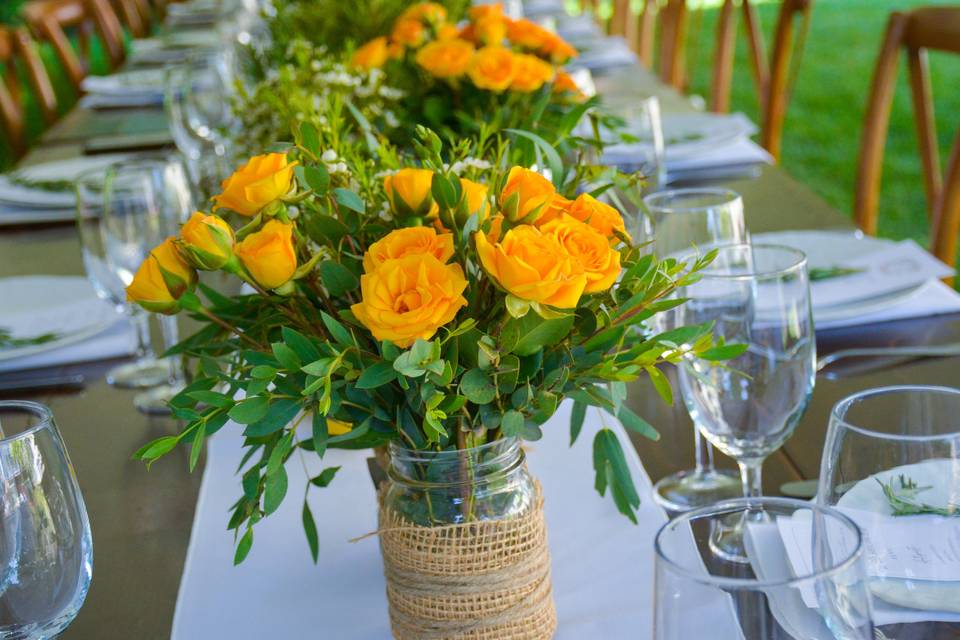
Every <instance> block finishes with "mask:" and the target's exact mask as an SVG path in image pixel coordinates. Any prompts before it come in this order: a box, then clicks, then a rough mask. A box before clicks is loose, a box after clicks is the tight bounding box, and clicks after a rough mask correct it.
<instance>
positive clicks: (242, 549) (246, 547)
mask: <svg viewBox="0 0 960 640" xmlns="http://www.w3.org/2000/svg"><path fill="white" fill-rule="evenodd" d="M252 546H253V528H252V527H250V528H248V529H247V531H246V533H244V534H243V537H241V538H240V542H239V543H238V544H237V551H236V553H234V554H233V564H234V566H236V565H238V564H240V563H241V562H243V561H244V560H245V559H246V557H247V554H248V553H250V547H252Z"/></svg>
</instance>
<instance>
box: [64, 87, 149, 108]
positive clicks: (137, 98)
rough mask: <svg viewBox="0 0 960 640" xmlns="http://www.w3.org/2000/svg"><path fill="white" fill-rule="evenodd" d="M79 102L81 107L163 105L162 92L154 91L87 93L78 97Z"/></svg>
mask: <svg viewBox="0 0 960 640" xmlns="http://www.w3.org/2000/svg"><path fill="white" fill-rule="evenodd" d="M79 104H80V107H81V108H83V109H137V108H141V107H160V106H163V94H162V93H159V92H156V91H154V92H147V93H130V94H122V95H111V94H107V93H88V94H87V95H85V96H83V97H82V98H80V103H79Z"/></svg>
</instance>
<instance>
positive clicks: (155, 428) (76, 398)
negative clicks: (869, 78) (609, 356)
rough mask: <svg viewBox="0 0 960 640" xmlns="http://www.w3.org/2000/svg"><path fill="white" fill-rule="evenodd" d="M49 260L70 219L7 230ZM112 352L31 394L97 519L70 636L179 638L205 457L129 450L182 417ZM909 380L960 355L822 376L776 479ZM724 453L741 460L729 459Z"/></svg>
mask: <svg viewBox="0 0 960 640" xmlns="http://www.w3.org/2000/svg"><path fill="white" fill-rule="evenodd" d="M632 74H633V75H632V76H631V78H632V79H631V82H633V83H635V84H636V86H635V87H633V89H632V90H637V91H646V92H650V93H656V94H658V95H660V96H661V98H662V101H663V105H664V109H665V110H666V111H671V110H689V109H690V107H689V105H688V104H687V103H686V101H685V100H683V99H682V98H680V97H679V96H678V95H676V94H673V93H671V92H670V91H669V90H667V89H665V88H663V87H662V86H659V85H657V84H656V82H655V81H654V80H653V79H652V78H651V77H650V76H649V75H647V74H644V73H642V72H640V71H639V70H634V71H633V72H632ZM621 80H622V78H621V77H619V76H618V77H616V78H608V79H606V80H601V81H600V82H599V83H598V84H600V85H601V87H603V85H604V83H608V84H617V83H620V82H621ZM156 116H157V114H156V112H154V113H145V114H143V120H142V122H144V123H152V126H155V122H156ZM109 117H116V115H115V114H112V113H109V112H107V113H90V112H84V111H82V110H78V111H76V112H74V113H73V114H71V115H70V116H68V118H67V119H66V120H64V121H63V122H62V123H61V124H60V125H59V126H58V127H57V128H55V129H53V130H52V131H51V133H50V135H49V138H50V139H49V141H47V142H46V143H45V144H43V145H41V146H40V147H38V148H37V149H35V150H34V151H33V152H32V153H31V154H30V155H29V156H28V157H27V159H26V161H25V162H26V163H36V162H41V161H45V160H50V159H54V158H63V157H70V156H73V155H77V154H78V153H80V149H81V147H80V146H79V144H78V140H81V139H83V137H84V136H85V133H84V131H85V130H86V127H88V126H89V127H90V129H89V130H90V131H102V130H103V125H102V124H100V123H101V118H109ZM130 121H131V118H130V117H129V116H128V117H126V118H124V119H123V123H124V126H125V127H128V126H130V125H129V123H130ZM84 123H86V124H84ZM71 128H72V129H71ZM145 128H147V127H145ZM67 129H71V131H67ZM727 186H729V187H730V188H732V189H735V190H736V191H738V192H740V193H741V194H742V195H743V199H744V203H745V208H746V217H747V225H748V227H749V228H750V229H751V231H754V232H760V231H773V230H784V229H804V228H843V227H846V228H849V227H850V221H849V218H848V216H846V215H843V214H841V213H840V212H838V211H836V210H834V209H832V208H831V207H830V206H828V205H827V204H826V203H824V202H823V201H822V200H820V199H819V198H818V197H817V196H815V195H814V194H813V193H812V192H810V190H809V189H807V188H805V187H804V186H802V185H800V184H798V183H797V182H795V181H794V180H792V179H791V178H790V177H789V176H787V175H786V173H785V172H784V171H782V170H781V169H778V168H776V167H766V168H764V170H763V171H762V173H761V175H760V176H759V178H757V179H755V180H745V181H737V182H732V183H729V184H728V185H727ZM40 273H43V274H76V275H79V274H82V273H83V266H82V263H81V259H80V247H79V242H78V238H77V235H76V233H75V230H74V228H73V227H72V226H70V225H61V226H45V227H35V228H19V229H0V277H8V276H15V275H26V274H40ZM958 339H960V315H958V316H940V317H936V318H929V319H920V320H913V321H905V322H891V323H886V324H878V325H870V326H868V327H856V328H853V329H845V330H838V331H830V332H823V333H818V335H817V340H818V347H819V350H820V351H821V353H823V352H827V351H830V350H834V349H836V348H838V347H841V346H842V347H846V346H853V345H865V344H869V345H891V344H919V343H930V342H940V341H948V340H958ZM111 364H113V363H110V362H101V363H96V364H91V365H76V366H71V367H64V369H69V370H71V371H73V370H76V371H81V372H82V373H84V374H85V375H86V376H87V379H88V386H87V388H86V390H85V391H83V392H80V393H67V394H56V395H52V394H48V393H44V394H39V395H32V396H30V395H28V396H27V397H29V398H30V399H34V400H38V401H40V402H43V403H45V404H48V405H49V406H50V407H51V408H52V409H53V412H54V414H55V416H56V419H57V422H58V423H59V426H60V429H61V431H62V433H63V437H64V439H65V441H66V444H67V447H68V449H69V452H70V455H71V457H72V459H73V463H74V465H75V467H76V470H77V475H78V477H79V480H80V487H81V489H82V491H83V495H84V498H85V500H86V504H87V509H88V511H89V514H90V522H91V526H92V528H93V539H94V558H95V560H94V572H93V583H92V585H91V589H90V593H89V595H88V596H87V600H86V604H85V605H84V607H83V609H82V610H81V611H80V614H79V615H78V617H77V619H76V621H75V622H74V623H73V625H72V626H71V627H70V628H69V629H68V630H67V631H66V632H65V633H64V634H63V636H62V637H63V638H64V639H65V640H71V639H81V638H82V639H86V640H109V639H112V638H117V639H123V640H128V639H132V638H136V639H137V640H149V639H153V638H168V637H169V635H170V628H171V622H172V618H173V611H174V605H175V603H176V596H177V587H178V584H179V580H180V575H181V571H182V568H183V562H184V555H185V553H186V548H187V543H188V540H189V536H190V528H191V523H192V519H193V512H194V508H195V503H196V496H197V491H198V488H199V483H200V473H201V470H202V464H201V466H200V468H199V469H198V470H197V471H196V472H195V473H194V474H192V475H191V474H189V473H187V459H186V456H187V452H186V449H184V450H178V451H177V452H175V453H173V454H172V455H171V456H169V457H168V458H167V459H165V460H163V461H161V462H159V463H158V464H156V465H154V466H153V468H152V469H151V470H150V471H147V469H146V468H145V467H144V466H143V465H142V464H141V463H140V462H137V461H134V460H131V457H130V456H131V453H132V452H133V451H134V450H136V449H137V448H138V447H139V446H140V445H141V444H143V443H144V442H146V441H148V440H151V439H153V438H156V437H158V436H160V435H162V434H165V433H172V432H174V430H175V429H176V428H177V427H176V425H175V424H174V423H173V422H172V421H170V420H168V419H157V418H153V419H151V418H147V417H144V416H142V415H140V414H138V413H137V412H136V411H135V410H134V409H133V405H132V401H131V400H132V393H131V392H128V391H123V390H118V389H114V388H112V387H109V386H107V384H106V383H105V382H104V381H103V372H104V371H105V370H106V369H107V368H108V367H109V366H110V365H111ZM907 382H909V383H915V384H941V385H942V384H947V385H957V384H958V383H960V372H958V370H957V367H956V361H955V360H950V359H944V360H933V359H928V360H922V361H917V362H914V363H911V364H905V365H901V366H897V367H894V368H889V369H886V370H882V371H876V372H874V373H870V374H866V375H861V376H857V377H850V378H846V379H842V380H836V381H828V380H825V379H822V378H820V379H818V381H817V386H816V391H815V393H814V395H813V400H812V402H811V404H810V407H809V409H808V410H807V412H806V415H805V416H804V418H803V420H802V422H801V424H800V426H799V427H798V429H797V431H796V433H795V434H794V436H793V437H792V438H791V439H790V440H789V441H788V442H787V444H786V445H785V446H784V448H783V449H782V450H781V451H780V452H778V453H777V454H775V455H774V456H771V458H770V459H769V460H768V461H767V463H766V465H765V468H764V472H765V477H764V486H765V491H766V492H767V493H771V494H776V493H778V489H779V487H780V485H781V483H783V482H785V481H788V480H797V479H810V478H816V477H817V472H818V468H819V462H820V453H821V448H822V444H823V439H824V434H825V431H826V426H827V417H828V414H829V411H830V409H831V407H832V406H833V404H834V403H835V402H836V401H838V400H839V399H840V398H842V397H843V396H846V395H847V394H850V393H853V392H855V391H859V390H862V389H866V388H870V387H877V386H883V385H890V384H898V383H907ZM19 396H20V397H23V396H24V394H22V393H21V394H19ZM629 403H630V404H631V405H632V407H633V408H634V409H635V410H637V411H638V412H639V413H640V414H641V415H643V416H645V417H646V419H647V420H649V421H650V422H651V423H652V424H653V425H655V426H656V427H657V428H658V429H659V430H660V432H661V433H662V436H663V437H662V439H661V441H660V442H659V443H652V442H650V441H648V440H644V439H642V438H637V439H636V441H635V444H636V447H637V449H638V451H639V452H640V455H641V458H642V459H643V462H644V465H645V466H646V469H647V471H648V472H649V474H650V476H651V477H652V478H653V479H654V480H657V479H659V478H660V477H662V476H664V475H666V474H668V473H672V472H675V471H678V470H680V469H686V468H690V467H691V466H692V465H693V447H692V442H693V434H692V425H691V423H690V419H689V417H688V416H687V413H686V410H685V409H684V408H683V407H682V406H681V405H679V403H678V404H677V405H676V406H673V407H669V406H665V405H664V404H663V403H662V402H661V401H660V400H659V399H658V397H657V395H656V394H655V393H654V392H653V390H652V387H651V386H650V385H649V383H648V382H646V381H640V382H638V383H636V384H634V385H633V386H632V387H631V389H630V394H629ZM578 446H584V443H580V444H578ZM721 457H722V456H721ZM722 464H723V465H724V466H732V464H731V462H730V461H729V460H723V461H722ZM583 480H584V482H590V481H591V480H590V479H589V478H584V479H583ZM238 490H239V484H238ZM598 499H599V498H598ZM224 526H226V514H224ZM225 615H231V614H230V613H228V612H226V613H225ZM211 640H212V639H211Z"/></svg>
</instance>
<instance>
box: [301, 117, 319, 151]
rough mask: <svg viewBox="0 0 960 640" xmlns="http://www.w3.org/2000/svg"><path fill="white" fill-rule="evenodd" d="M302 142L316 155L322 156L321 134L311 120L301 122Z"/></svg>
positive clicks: (304, 146)
mask: <svg viewBox="0 0 960 640" xmlns="http://www.w3.org/2000/svg"><path fill="white" fill-rule="evenodd" d="M300 143H301V144H302V145H303V148H304V149H306V150H307V151H309V152H310V153H312V154H313V155H314V156H317V157H319V156H320V134H319V133H318V132H317V128H316V127H315V126H313V124H311V123H310V122H301V123H300Z"/></svg>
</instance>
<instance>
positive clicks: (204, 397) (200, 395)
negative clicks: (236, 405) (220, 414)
mask: <svg viewBox="0 0 960 640" xmlns="http://www.w3.org/2000/svg"><path fill="white" fill-rule="evenodd" d="M187 395H188V396H190V397H191V398H193V399H194V400H199V401H200V402H204V403H206V404H208V405H210V406H212V407H217V408H220V409H225V408H226V407H229V406H231V405H233V399H231V398H229V397H227V396H225V395H223V394H222V393H217V392H216V391H191V392H190V393H188V394H187Z"/></svg>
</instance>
